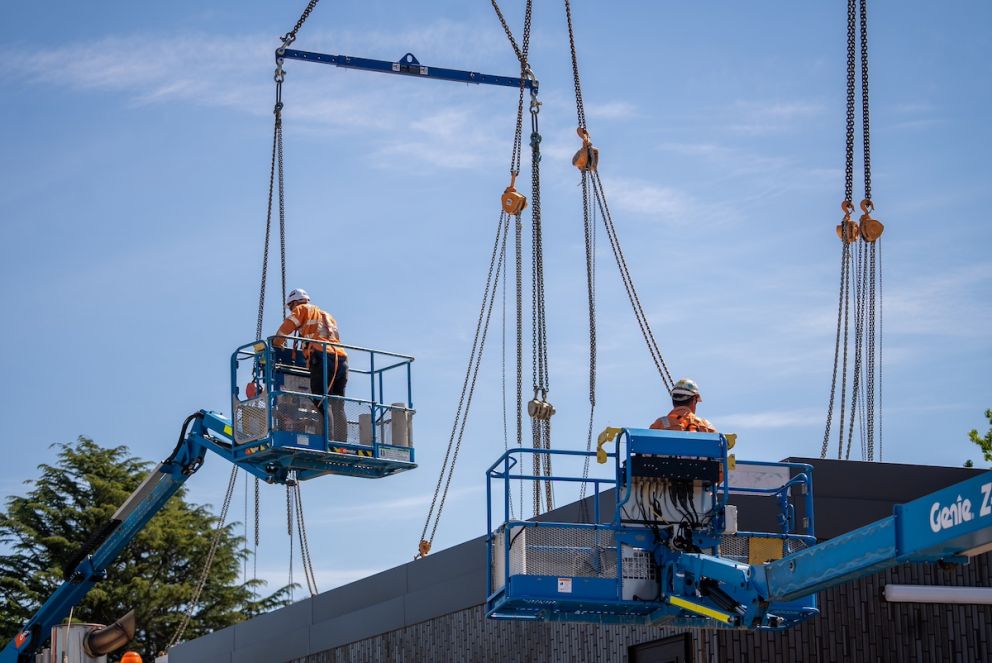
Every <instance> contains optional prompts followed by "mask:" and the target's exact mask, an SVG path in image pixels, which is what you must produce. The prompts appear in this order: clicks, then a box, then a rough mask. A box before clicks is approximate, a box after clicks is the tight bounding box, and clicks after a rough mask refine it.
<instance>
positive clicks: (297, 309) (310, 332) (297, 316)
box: [272, 289, 348, 442]
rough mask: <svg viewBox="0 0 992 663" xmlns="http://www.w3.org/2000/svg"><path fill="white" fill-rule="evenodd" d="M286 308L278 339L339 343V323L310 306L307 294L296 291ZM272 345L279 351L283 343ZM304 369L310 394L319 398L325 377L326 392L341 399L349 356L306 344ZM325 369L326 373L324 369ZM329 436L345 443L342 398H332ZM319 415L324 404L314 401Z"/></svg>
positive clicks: (331, 347) (338, 350)
mask: <svg viewBox="0 0 992 663" xmlns="http://www.w3.org/2000/svg"><path fill="white" fill-rule="evenodd" d="M286 305H287V306H288V307H289V317H288V318H286V320H285V321H283V323H282V325H281V326H280V327H279V331H277V332H276V334H277V335H278V336H289V335H290V334H293V333H298V334H299V335H300V336H302V337H303V338H308V339H312V340H314V341H321V342H323V343H340V342H341V336H340V334H339V333H338V323H337V322H336V321H335V320H334V318H332V317H331V314H330V313H328V312H327V311H323V310H321V309H320V308H318V307H317V306H314V305H313V304H311V303H310V295H308V294H307V291H306V290H302V289H297V290H293V291H292V292H290V293H289V297H287V298H286ZM272 344H273V345H274V346H276V347H277V348H281V347H283V346H284V345H285V344H286V339H284V338H276V339H273V341H272ZM303 353H304V356H305V357H306V358H307V366H308V367H309V368H310V393H311V394H315V395H317V396H318V397H319V396H320V395H321V394H322V393H325V392H324V374H325V370H326V374H327V391H326V393H328V394H330V395H331V396H338V397H341V396H344V389H345V386H347V384H348V353H347V352H345V350H344V348H342V347H339V346H336V345H323V346H321V345H317V344H310V343H308V344H306V345H304V347H303ZM325 366H326V369H325ZM330 402H331V429H330V432H331V435H329V437H330V439H332V440H337V441H339V442H347V441H348V418H347V416H346V415H345V411H344V401H343V400H342V399H341V398H331V399H330ZM314 403H316V405H317V408H318V409H319V410H320V413H321V414H323V413H324V405H323V402H322V401H321V400H320V399H319V398H315V399H314Z"/></svg>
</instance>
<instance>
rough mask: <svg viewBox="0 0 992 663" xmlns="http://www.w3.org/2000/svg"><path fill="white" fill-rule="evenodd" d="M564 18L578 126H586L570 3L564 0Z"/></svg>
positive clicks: (581, 127)
mask: <svg viewBox="0 0 992 663" xmlns="http://www.w3.org/2000/svg"><path fill="white" fill-rule="evenodd" d="M565 20H566V22H567V23H568V46H569V48H570V49H571V51H572V83H573V84H574V86H575V112H576V114H577V116H578V122H579V128H580V129H585V128H586V109H585V104H584V103H583V101H582V82H581V80H580V78H579V57H578V54H577V52H576V50H575V31H574V30H573V29H572V3H570V2H569V0H565Z"/></svg>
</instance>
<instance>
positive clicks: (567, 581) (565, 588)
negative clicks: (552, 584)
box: [558, 578, 572, 594]
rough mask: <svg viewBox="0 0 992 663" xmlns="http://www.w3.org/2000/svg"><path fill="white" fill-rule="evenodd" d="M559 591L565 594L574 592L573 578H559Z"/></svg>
mask: <svg viewBox="0 0 992 663" xmlns="http://www.w3.org/2000/svg"><path fill="white" fill-rule="evenodd" d="M558 591H559V592H560V593H564V594H571V593H572V579H571V578H558Z"/></svg>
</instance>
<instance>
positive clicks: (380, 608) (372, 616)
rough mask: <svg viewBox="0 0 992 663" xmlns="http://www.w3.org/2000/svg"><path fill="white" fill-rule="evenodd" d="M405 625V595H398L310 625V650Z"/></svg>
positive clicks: (345, 642) (338, 644) (360, 638)
mask: <svg viewBox="0 0 992 663" xmlns="http://www.w3.org/2000/svg"><path fill="white" fill-rule="evenodd" d="M403 625H404V622H403V597H402V596H398V597H396V598H394V599H390V600H388V601H384V602H382V603H376V604H375V605H371V606H369V607H366V608H363V609H361V610H356V611H355V612H351V613H349V614H346V615H341V616H339V617H335V618H334V619H328V620H325V621H322V622H319V623H317V624H314V625H313V626H311V627H310V644H311V648H310V651H311V652H316V651H322V650H325V649H332V648H334V647H340V646H341V645H345V644H347V643H349V642H355V641H356V640H364V639H367V638H370V637H372V636H375V635H378V634H379V633H383V632H384V631H392V630H396V629H400V628H403ZM289 658H291V657H289ZM283 660H286V659H283Z"/></svg>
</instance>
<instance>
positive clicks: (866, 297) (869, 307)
mask: <svg viewBox="0 0 992 663" xmlns="http://www.w3.org/2000/svg"><path fill="white" fill-rule="evenodd" d="M859 9H860V11H859ZM859 19H860V21H859ZM859 23H860V34H859V30H858V28H859ZM858 37H860V40H859V39H858ZM859 43H860V50H861V102H862V140H863V146H864V186H865V195H864V198H863V199H862V200H861V203H860V205H859V207H860V208H861V213H862V214H861V216H860V218H859V219H858V220H857V221H854V220H853V219H852V218H851V216H852V214H854V211H855V207H854V203H853V197H854V143H855V104H856V96H857V95H856V79H857V46H858V44H859ZM868 92H869V90H868V7H867V0H860V7H859V0H848V3H847V121H846V126H845V152H844V200H843V201H842V202H841V211H842V212H843V215H844V216H843V218H842V219H841V222H840V224H839V225H838V226H837V236H838V237H839V238H840V240H841V273H840V286H839V291H838V300H837V328H836V336H835V338H834V360H833V371H832V377H831V383H830V396H829V399H828V404H827V421H826V426H825V428H824V433H823V445H822V446H821V448H820V457H821V458H825V457H826V455H827V452H828V449H829V444H830V432H831V428H832V423H833V414H834V405H835V402H836V401H839V416H840V424H839V425H838V427H837V428H838V435H837V438H838V441H837V458H838V459H840V458H850V457H851V447H852V446H853V441H854V424H855V422H856V421H857V422H858V423H859V428H858V430H859V435H860V441H861V455H862V458H863V459H864V460H867V461H872V460H875V440H876V437H877V438H878V443H879V455H881V424H880V423H879V427H878V435H877V436H876V428H875V424H876V405H877V401H878V399H877V398H876V395H877V394H879V393H880V392H881V355H882V347H881V346H882V338H881V325H882V320H881V310H882V302H881V280H882V273H881V242H880V239H881V236H882V233H883V231H884V229H885V226H883V225H882V223H881V222H880V221H878V220H877V219H875V218H873V217H872V213H873V212H874V210H875V205H874V203H873V202H872V197H871V122H870V114H869V93H868ZM852 285H853V300H854V302H853V307H854V324H853V326H854V334H853V335H854V348H853V355H854V356H853V365H852V368H851V371H850V378H851V394H850V400H849V401H848V395H847V383H848V372H849V371H848V358H849V342H850V341H849V338H850V326H851V324H850V318H851V313H850V309H851V306H852V303H851V299H852ZM838 373H839V374H840V394H839V395H838V394H837V377H838ZM848 404H849V407H850V409H849V411H847V412H846V411H845V410H846V409H847V408H848ZM879 422H880V418H879ZM845 435H846V437H847V444H846V447H845V444H844V438H845Z"/></svg>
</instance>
